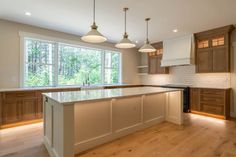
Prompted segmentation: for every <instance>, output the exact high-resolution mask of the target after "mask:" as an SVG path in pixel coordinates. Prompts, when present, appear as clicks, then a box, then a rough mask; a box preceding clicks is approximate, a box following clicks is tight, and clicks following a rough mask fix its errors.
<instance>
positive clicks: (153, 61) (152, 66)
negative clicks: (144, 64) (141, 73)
mask: <svg viewBox="0 0 236 157" xmlns="http://www.w3.org/2000/svg"><path fill="white" fill-rule="evenodd" d="M148 73H149V74H156V73H157V57H156V56H149V57H148Z"/></svg>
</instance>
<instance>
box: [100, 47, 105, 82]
mask: <svg viewBox="0 0 236 157" xmlns="http://www.w3.org/2000/svg"><path fill="white" fill-rule="evenodd" d="M101 61H102V69H101V75H102V76H101V78H102V82H101V83H102V84H104V83H105V51H104V50H102V60H101Z"/></svg>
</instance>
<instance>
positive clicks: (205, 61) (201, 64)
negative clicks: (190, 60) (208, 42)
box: [196, 49, 213, 73]
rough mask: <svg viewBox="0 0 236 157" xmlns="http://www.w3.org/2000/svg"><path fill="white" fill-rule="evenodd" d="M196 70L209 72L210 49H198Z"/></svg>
mask: <svg viewBox="0 0 236 157" xmlns="http://www.w3.org/2000/svg"><path fill="white" fill-rule="evenodd" d="M196 57H197V61H198V62H197V71H198V72H199V71H201V72H205V73H207V72H211V71H212V65H213V60H212V52H211V49H204V50H201V51H198V53H197V56H196Z"/></svg>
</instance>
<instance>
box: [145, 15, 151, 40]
mask: <svg viewBox="0 0 236 157" xmlns="http://www.w3.org/2000/svg"><path fill="white" fill-rule="evenodd" d="M145 20H146V22H147V32H146V33H147V34H146V36H147V39H146V42H147V43H149V40H148V21H149V20H150V18H146V19H145Z"/></svg>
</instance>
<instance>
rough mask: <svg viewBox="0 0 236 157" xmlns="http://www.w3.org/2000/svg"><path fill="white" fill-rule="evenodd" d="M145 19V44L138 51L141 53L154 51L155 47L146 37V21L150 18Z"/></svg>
mask: <svg viewBox="0 0 236 157" xmlns="http://www.w3.org/2000/svg"><path fill="white" fill-rule="evenodd" d="M145 21H146V22H147V34H146V35H147V36H146V37H147V38H146V42H145V44H144V45H143V46H142V47H141V48H140V49H139V50H138V51H139V52H143V53H148V52H155V51H156V49H155V48H154V47H153V46H152V45H151V44H150V42H149V39H148V21H150V18H146V19H145Z"/></svg>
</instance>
